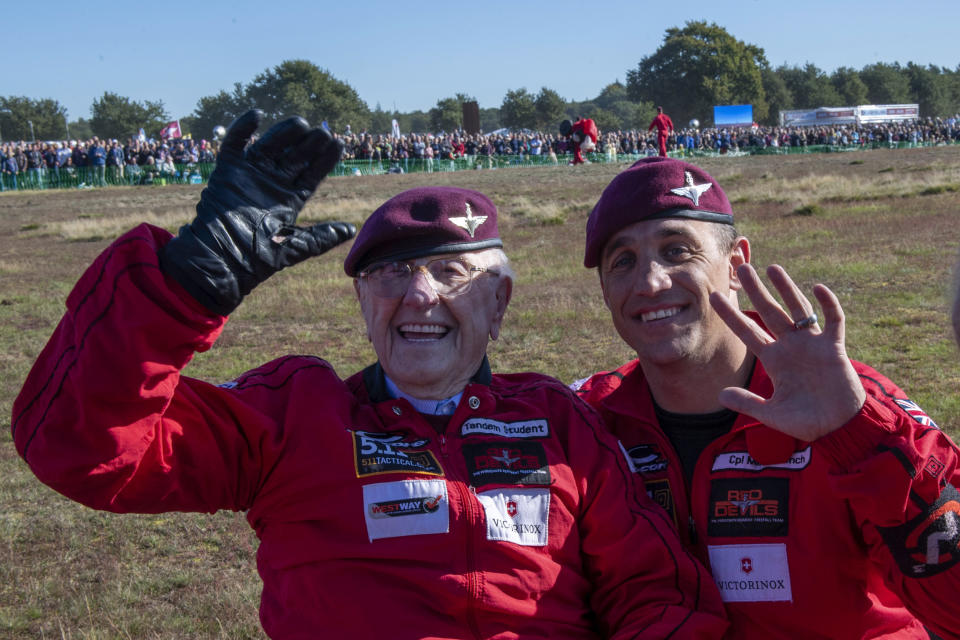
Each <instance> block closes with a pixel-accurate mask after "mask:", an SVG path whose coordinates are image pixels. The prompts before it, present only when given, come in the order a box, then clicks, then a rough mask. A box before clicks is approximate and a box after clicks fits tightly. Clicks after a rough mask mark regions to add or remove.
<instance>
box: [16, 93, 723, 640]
mask: <svg viewBox="0 0 960 640" xmlns="http://www.w3.org/2000/svg"><path fill="white" fill-rule="evenodd" d="M259 120H260V116H259V115H258V113H257V112H249V113H247V114H245V115H244V116H241V117H240V118H239V119H238V120H237V121H236V122H235V123H234V124H233V125H232V126H231V128H230V130H229V131H227V134H226V137H225V138H224V140H223V146H222V150H221V153H220V157H219V159H218V161H217V167H216V170H215V171H214V173H213V174H212V175H211V177H210V184H209V186H208V187H207V188H206V189H204V191H203V194H202V195H201V199H200V203H199V204H198V205H197V217H196V218H195V219H194V221H193V222H192V223H191V224H190V225H187V226H185V227H183V228H181V229H180V232H179V234H178V235H177V236H176V237H173V238H171V236H170V234H169V233H167V232H166V231H164V230H162V229H158V228H155V227H150V226H148V225H142V226H140V227H138V228H136V229H134V230H133V231H131V232H129V233H127V234H126V235H124V236H123V237H121V238H120V239H118V240H117V241H116V242H114V243H113V244H112V245H111V246H110V247H109V248H108V249H107V250H106V251H105V252H104V253H103V254H102V255H101V256H100V257H99V258H98V259H97V260H96V261H95V262H94V264H93V265H92V266H91V267H90V269H88V271H87V272H86V273H85V274H84V275H83V277H82V278H81V279H80V281H79V282H78V283H77V285H76V288H75V289H74V291H73V292H72V293H71V294H70V297H69V298H68V300H67V313H66V315H65V316H64V317H63V319H62V321H61V322H60V325H59V326H58V328H57V330H56V332H55V334H54V336H53V337H52V338H51V340H50V342H49V343H48V345H47V346H46V348H45V349H44V351H43V353H42V354H41V355H40V357H39V359H38V360H37V363H36V365H35V366H34V368H33V370H32V371H31V373H30V376H29V377H28V379H27V381H26V383H25V384H24V387H23V390H22V392H21V394H20V396H19V397H18V399H17V400H16V402H15V404H14V411H13V421H12V430H13V437H14V441H15V443H16V446H17V450H18V451H19V452H20V454H21V455H22V456H23V458H24V459H25V460H26V461H27V463H28V464H29V465H30V467H31V469H32V470H33V471H34V472H35V473H36V474H37V476H38V477H39V478H40V479H41V480H43V481H44V482H46V483H47V484H49V485H50V486H51V487H53V488H55V489H56V490H58V491H60V492H62V493H63V494H65V495H67V496H68V497H70V498H73V499H75V500H78V501H80V502H82V503H84V504H86V505H88V506H91V507H94V508H98V509H107V510H111V511H115V512H134V511H136V512H151V513H153V512H161V511H173V510H180V511H209V512H213V511H216V510H218V509H233V510H242V511H246V515H247V519H248V521H249V522H250V525H251V526H252V527H253V528H254V529H255V530H256V532H257V535H258V537H259V538H260V546H259V549H258V551H257V568H258V570H259V572H260V575H261V577H262V579H263V593H262V597H261V606H260V618H261V621H262V624H263V627H264V629H265V631H266V632H267V634H268V635H270V636H271V637H273V638H371V639H377V640H382V639H384V638H391V639H401V640H403V639H415V638H425V637H430V638H437V639H439V638H450V639H453V638H498V639H507V638H564V639H583V640H588V639H590V640H593V639H597V638H601V637H605V638H668V637H671V638H718V637H720V635H721V634H722V633H723V631H724V629H725V627H726V623H725V621H724V619H723V611H722V606H721V603H720V599H719V594H718V592H717V590H716V587H715V585H714V584H713V583H712V582H711V581H710V578H709V575H708V574H707V573H706V571H705V569H704V568H703V566H702V565H701V564H700V563H698V562H697V561H696V560H695V559H694V558H693V557H692V556H691V555H690V554H689V553H688V552H686V551H685V550H684V549H683V547H682V546H681V544H680V541H679V539H678V538H677V537H676V533H675V531H674V530H673V527H672V526H671V525H670V523H669V521H668V520H667V518H666V515H665V513H664V512H663V511H662V510H661V509H660V508H659V507H657V506H656V505H654V504H653V503H652V502H650V501H649V499H647V497H646V496H645V495H643V493H642V492H636V491H634V486H635V483H634V479H633V476H632V475H631V474H630V472H629V468H628V463H627V460H626V458H625V457H624V456H623V455H622V451H621V449H620V448H619V445H618V443H617V442H616V440H615V439H614V438H613V437H612V436H610V434H609V433H607V432H606V431H605V429H604V427H603V425H602V423H601V422H600V420H599V417H598V416H597V415H596V413H595V412H593V411H592V410H591V409H589V407H586V406H585V405H583V404H582V403H580V402H579V401H578V400H577V399H576V398H575V396H574V395H573V393H572V392H570V390H569V389H567V388H566V387H564V386H563V385H561V384H560V383H558V382H557V381H556V380H554V379H552V378H547V377H546V376H543V375H539V374H533V373H524V374H513V375H500V374H493V373H492V372H491V369H490V365H489V363H488V361H487V357H486V347H487V343H488V340H489V339H491V338H492V339H496V338H497V336H498V335H499V331H500V327H501V323H502V320H503V317H504V314H505V312H506V308H507V304H508V302H509V300H510V294H511V291H512V284H513V277H512V275H511V271H510V267H509V264H508V262H507V259H506V256H505V255H504V253H503V251H502V249H501V248H500V247H501V246H502V241H501V240H500V236H499V233H498V231H497V219H496V216H497V212H496V208H495V207H494V206H493V203H492V202H491V201H490V200H489V199H488V198H486V197H485V196H484V195H483V194H480V193H478V192H475V191H470V190H466V189H455V188H450V187H442V188H421V189H412V190H410V191H406V192H404V193H401V194H400V195H398V196H396V197H394V198H392V199H390V200H389V201H388V202H386V203H385V204H384V205H383V206H381V207H380V208H379V209H378V210H377V211H375V212H374V213H373V214H372V215H371V216H370V218H369V219H368V220H367V221H366V223H365V224H364V227H363V231H362V232H361V233H360V235H359V236H358V238H357V241H356V243H355V244H354V245H353V248H352V249H351V251H350V253H349V254H348V256H347V258H346V261H345V263H344V270H345V271H346V273H347V275H349V276H352V277H353V278H354V286H355V289H356V293H357V296H358V298H359V302H360V309H361V311H362V314H363V317H364V320H365V324H366V331H367V335H368V337H369V338H370V340H371V342H372V343H373V346H374V350H375V351H376V353H377V358H378V360H377V362H376V363H375V364H373V365H371V366H370V367H368V368H366V369H364V370H363V371H360V372H358V373H356V374H354V375H353V376H350V377H349V378H347V379H346V380H342V379H340V378H339V377H338V376H337V374H336V373H335V372H334V371H333V369H332V367H331V366H330V365H329V364H328V363H326V362H324V361H323V360H321V359H319V358H316V357H311V356H286V357H282V358H279V359H277V360H275V361H273V362H270V363H267V364H265V365H263V366H261V367H259V368H257V369H254V370H252V371H250V372H248V373H245V374H243V375H241V376H240V377H239V378H238V379H237V380H235V381H233V382H231V383H228V384H225V385H220V386H215V385H211V384H208V383H206V382H202V381H200V380H196V379H192V378H189V377H187V376H184V375H182V374H181V370H182V369H183V367H184V366H186V364H187V363H188V362H189V361H190V359H191V358H192V356H193V354H194V352H196V351H204V350H206V349H209V348H210V347H211V346H212V344H213V342H214V341H215V340H216V338H217V336H218V335H219V333H220V331H221V330H222V328H223V325H224V323H225V322H226V320H227V317H226V316H227V315H229V314H230V312H231V311H233V309H234V308H236V306H237V305H239V304H240V302H241V300H242V299H243V297H244V296H245V295H246V294H248V293H249V292H250V291H251V290H252V289H253V288H254V287H255V286H257V285H258V284H259V283H261V282H263V281H265V280H266V279H267V278H269V277H270V276H271V275H272V274H273V273H274V272H276V271H277V270H279V269H283V268H285V267H288V266H292V265H294V264H296V263H298V262H300V261H302V260H304V259H306V258H308V257H311V256H315V255H319V254H321V253H323V252H325V251H326V250H328V249H330V248H332V247H334V246H335V245H337V244H339V243H340V242H342V241H344V240H346V239H348V238H349V237H350V236H352V235H353V228H352V226H350V225H346V224H344V223H322V224H318V225H315V226H313V227H310V228H301V227H297V226H295V222H296V218H297V214H298V212H299V211H300V208H301V207H302V206H303V204H304V202H305V200H306V199H307V198H309V197H310V195H311V194H312V193H313V191H314V189H315V188H316V187H317V184H318V183H319V182H320V180H321V179H322V178H323V177H324V176H325V175H326V174H327V173H328V172H329V171H330V169H332V168H333V166H334V165H335V164H336V162H337V161H338V160H339V156H340V148H339V146H338V144H337V143H336V142H335V141H333V139H332V138H331V137H330V135H329V133H327V132H326V131H324V130H323V129H320V128H317V129H310V128H309V127H308V126H307V124H306V122H304V121H303V120H302V119H300V118H293V119H290V120H287V121H284V122H281V123H279V124H277V125H275V126H274V127H273V128H271V129H270V130H269V131H268V132H267V133H266V134H265V135H264V136H263V137H262V138H260V139H259V140H257V142H255V143H253V144H251V145H248V144H247V143H248V141H249V140H250V137H251V135H252V134H253V133H254V131H255V130H256V129H257V125H258V123H259Z"/></svg>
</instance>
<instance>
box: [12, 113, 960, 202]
mask: <svg viewBox="0 0 960 640" xmlns="http://www.w3.org/2000/svg"><path fill="white" fill-rule="evenodd" d="M336 135H337V138H338V139H339V140H340V141H341V142H342V143H343V159H344V160H369V161H371V162H381V163H389V164H390V165H391V166H392V167H394V168H395V169H397V170H398V171H400V170H402V169H401V167H402V166H409V162H406V161H409V160H414V161H420V162H421V163H422V165H421V166H423V168H424V169H425V170H427V171H432V170H433V169H434V165H435V163H439V162H441V161H444V160H457V159H465V160H467V161H468V164H469V165H470V166H474V167H476V168H484V167H492V166H495V159H496V158H501V157H513V158H517V157H525V158H526V157H532V158H538V157H547V158H549V159H550V160H552V161H553V162H556V163H560V162H563V163H566V162H567V158H566V157H565V156H568V155H570V154H572V148H571V146H570V144H571V143H570V141H569V140H568V139H567V138H565V137H564V136H562V135H560V134H559V133H558V132H556V133H554V132H540V131H522V132H507V131H500V132H493V133H489V134H483V133H480V134H466V133H464V132H462V131H457V132H453V133H445V132H441V133H433V134H430V133H427V134H420V133H414V134H407V135H401V136H393V135H384V134H371V133H366V132H361V133H359V134H354V133H349V134H346V135H341V134H336ZM958 142H960V115H956V116H952V117H949V118H926V119H921V120H916V121H910V122H895V123H879V124H859V125H858V124H843V125H829V126H815V127H810V126H794V127H780V126H773V127H769V126H762V127H736V128H729V129H728V128H722V129H716V128H703V129H700V128H690V127H688V128H681V129H679V130H677V131H675V132H674V133H673V134H672V135H670V136H669V137H668V139H667V149H668V151H669V152H671V153H672V154H686V155H690V154H694V153H696V152H718V153H743V152H745V153H755V152H757V151H766V152H771V151H787V150H789V149H790V148H795V147H815V146H817V145H828V146H840V147H847V148H849V147H863V148H867V147H876V146H883V145H890V146H894V145H896V146H902V145H903V144H907V145H917V146H919V145H937V144H949V143H958ZM656 145H657V141H656V135H655V134H654V133H652V132H648V131H643V130H632V131H608V132H601V135H600V137H599V139H598V141H597V149H596V154H597V155H599V156H600V157H602V158H604V159H606V160H608V161H609V160H615V159H616V157H617V156H618V155H626V156H645V155H656V154H657V146H656ZM216 149H217V143H216V142H208V141H206V140H199V141H194V140H192V139H190V138H176V139H172V140H160V141H155V140H143V139H139V138H133V137H131V138H127V141H126V143H125V144H121V143H120V142H119V141H118V140H116V139H112V140H100V139H99V138H97V137H96V136H95V137H93V138H92V139H90V140H86V141H83V140H79V141H78V140H70V141H59V142H23V141H20V142H6V143H2V144H0V188H3V189H17V188H18V186H20V187H21V188H30V189H36V188H43V187H44V186H45V185H46V186H60V182H61V180H62V179H63V178H64V177H65V176H69V177H70V178H71V180H73V182H76V178H77V176H80V178H82V181H81V182H80V185H81V186H103V185H105V184H106V183H107V182H109V183H110V184H144V183H150V182H153V181H154V180H155V179H156V178H157V177H160V178H167V179H174V178H177V179H180V180H183V179H184V178H185V177H186V176H187V175H188V173H187V171H189V168H190V167H193V166H197V165H203V164H206V163H212V162H214V160H215V158H216ZM596 157H597V156H596V155H595V156H594V158H596ZM190 175H196V174H193V173H190ZM65 184H66V183H65Z"/></svg>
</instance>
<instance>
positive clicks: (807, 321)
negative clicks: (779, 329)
mask: <svg viewBox="0 0 960 640" xmlns="http://www.w3.org/2000/svg"><path fill="white" fill-rule="evenodd" d="M815 324H817V314H815V313H811V314H810V315H808V316H807V317H806V318H804V319H802V320H797V321H796V322H794V323H793V328H794V330H797V329H809V328H810V327H812V326H814V325H815Z"/></svg>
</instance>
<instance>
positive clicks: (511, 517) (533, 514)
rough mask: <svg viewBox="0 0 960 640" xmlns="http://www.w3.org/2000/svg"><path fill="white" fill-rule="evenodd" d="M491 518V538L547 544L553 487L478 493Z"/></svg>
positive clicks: (530, 544) (489, 537)
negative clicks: (551, 489) (550, 488)
mask: <svg viewBox="0 0 960 640" xmlns="http://www.w3.org/2000/svg"><path fill="white" fill-rule="evenodd" d="M477 500H479V501H480V504H482V505H483V511H484V515H486V518H487V540H502V541H504V542H513V543H515V544H519V545H523V546H525V547H545V546H546V545H547V539H548V538H547V534H548V531H547V526H548V524H549V517H550V490H549V489H513V490H505V489H502V490H496V491H485V492H483V493H478V494H477Z"/></svg>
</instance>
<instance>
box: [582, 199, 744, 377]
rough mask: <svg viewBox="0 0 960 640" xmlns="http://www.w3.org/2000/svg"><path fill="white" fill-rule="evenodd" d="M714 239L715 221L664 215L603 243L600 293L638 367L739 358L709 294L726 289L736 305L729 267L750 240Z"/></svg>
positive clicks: (736, 344)
mask: <svg viewBox="0 0 960 640" xmlns="http://www.w3.org/2000/svg"><path fill="white" fill-rule="evenodd" d="M720 237H721V234H720V233H718V225H717V224H716V223H713V222H705V221H702V220H688V219H681V218H665V219H654V220H645V221H641V222H636V223H634V224H631V225H628V226H626V227H624V228H622V229H620V230H619V231H618V232H617V233H615V234H614V235H612V236H611V237H610V239H609V240H608V241H607V242H606V244H605V245H604V247H603V251H602V253H601V256H600V265H599V270H600V284H601V287H602V288H603V299H604V302H605V303H606V305H607V308H609V309H610V314H611V316H612V318H613V324H614V326H615V327H616V329H617V332H618V333H619V334H620V336H621V337H622V338H623V339H624V341H626V342H627V344H629V345H630V346H631V347H632V348H633V349H634V350H635V351H636V352H637V357H638V358H639V359H640V362H641V364H642V365H643V366H644V370H645V371H647V369H648V368H656V367H667V366H673V365H675V364H690V365H694V366H697V367H701V366H705V365H707V364H708V363H712V362H717V358H722V359H723V360H724V361H733V360H735V359H736V358H738V357H742V356H741V355H740V354H741V352H742V350H743V347H742V345H743V343H742V342H740V340H739V339H738V338H737V337H736V336H735V335H734V334H733V333H732V332H731V331H730V330H729V329H728V328H727V326H726V324H724V322H723V321H722V320H721V319H720V317H719V316H718V315H717V314H716V313H715V312H714V311H713V309H712V308H711V306H710V302H709V295H710V292H711V291H720V292H728V295H729V297H730V300H731V302H733V303H734V304H737V291H738V290H739V289H740V282H739V280H738V279H737V276H736V271H735V270H736V267H737V266H738V265H739V264H742V263H744V262H747V261H749V259H750V245H749V243H748V242H747V240H746V238H743V237H739V238H737V239H736V241H735V242H734V243H733V247H732V248H729V249H728V248H726V247H721V242H720ZM648 375H649V374H648Z"/></svg>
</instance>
